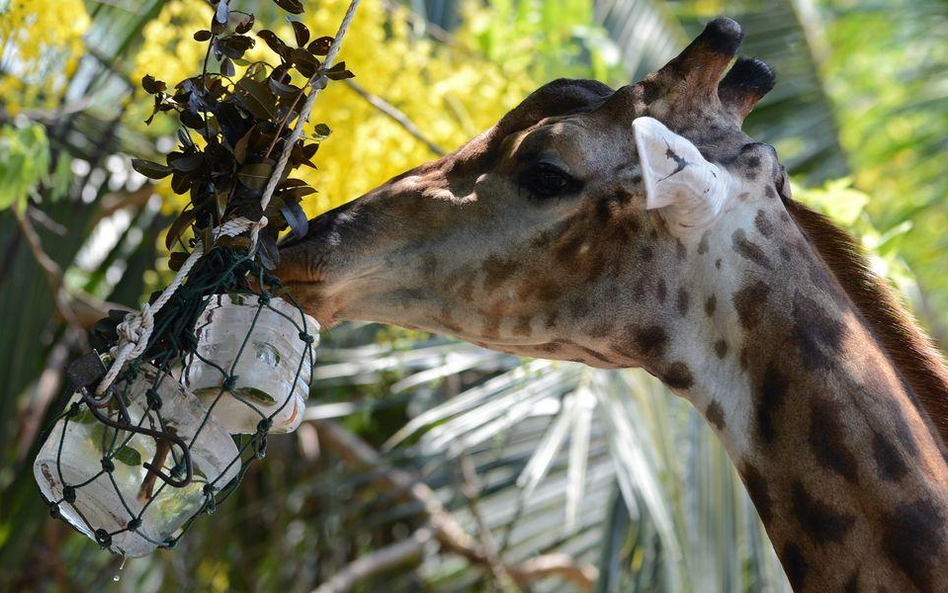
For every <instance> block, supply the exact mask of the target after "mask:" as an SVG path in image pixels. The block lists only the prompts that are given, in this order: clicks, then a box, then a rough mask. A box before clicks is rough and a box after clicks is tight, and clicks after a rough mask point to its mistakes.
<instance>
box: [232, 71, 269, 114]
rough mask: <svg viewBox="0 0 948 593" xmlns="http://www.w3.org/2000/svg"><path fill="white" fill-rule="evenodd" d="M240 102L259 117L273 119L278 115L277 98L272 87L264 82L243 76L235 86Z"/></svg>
mask: <svg viewBox="0 0 948 593" xmlns="http://www.w3.org/2000/svg"><path fill="white" fill-rule="evenodd" d="M234 95H236V96H237V98H238V99H240V104H241V106H242V107H244V109H246V110H247V111H249V112H250V114H251V115H253V116H254V117H256V118H257V119H263V120H272V119H273V118H274V117H275V116H276V99H275V97H274V96H273V94H272V93H271V92H270V87H268V86H267V85H265V84H263V83H262V82H259V81H256V80H253V79H250V78H242V79H240V81H238V82H237V84H236V85H235V86H234Z"/></svg>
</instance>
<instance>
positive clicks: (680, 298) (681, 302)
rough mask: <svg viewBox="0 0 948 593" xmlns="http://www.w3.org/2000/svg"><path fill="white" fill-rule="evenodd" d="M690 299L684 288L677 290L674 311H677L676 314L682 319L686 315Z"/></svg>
mask: <svg viewBox="0 0 948 593" xmlns="http://www.w3.org/2000/svg"><path fill="white" fill-rule="evenodd" d="M689 300H690V297H689V295H688V291H687V290H685V289H684V288H679V289H678V294H677V295H676V297H675V309H677V310H678V314H679V315H681V316H682V317H684V316H685V315H687V314H688V302H689Z"/></svg>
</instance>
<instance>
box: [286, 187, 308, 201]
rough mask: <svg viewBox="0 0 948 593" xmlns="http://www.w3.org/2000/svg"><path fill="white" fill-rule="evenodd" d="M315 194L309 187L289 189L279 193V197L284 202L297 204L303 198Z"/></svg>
mask: <svg viewBox="0 0 948 593" xmlns="http://www.w3.org/2000/svg"><path fill="white" fill-rule="evenodd" d="M314 193H316V190H315V189H313V188H311V187H309V186H305V187H291V188H290V189H287V190H284V191H281V192H280V197H281V198H283V200H284V201H286V202H299V201H300V200H302V199H303V198H304V197H306V196H308V195H311V194H314Z"/></svg>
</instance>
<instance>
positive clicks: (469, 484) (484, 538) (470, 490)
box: [460, 451, 520, 593]
mask: <svg viewBox="0 0 948 593" xmlns="http://www.w3.org/2000/svg"><path fill="white" fill-rule="evenodd" d="M460 461H461V480H462V485H461V493H462V494H464V498H466V499H467V506H468V508H470V509H471V515H473V516H474V523H475V524H476V525H477V531H478V534H479V535H480V538H481V544H482V548H483V549H484V556H486V558H487V564H488V566H490V570H491V572H492V573H493V575H494V579H496V581H497V585H498V586H499V588H500V589H501V590H502V591H515V592H517V593H519V592H520V587H518V586H517V584H516V583H514V582H513V580H512V579H511V578H510V573H509V572H508V571H507V567H506V566H504V563H503V562H502V561H501V559H500V556H499V554H498V553H497V543H496V542H495V541H494V534H493V533H491V531H490V525H488V524H487V519H486V518H485V517H484V514H483V513H482V512H481V504H480V496H481V486H480V480H479V479H478V477H477V469H475V467H474V462H473V461H471V456H470V455H469V454H468V453H467V452H466V451H465V452H464V453H463V454H462V455H461V459H460Z"/></svg>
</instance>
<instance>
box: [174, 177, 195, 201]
mask: <svg viewBox="0 0 948 593" xmlns="http://www.w3.org/2000/svg"><path fill="white" fill-rule="evenodd" d="M171 189H172V191H174V193H176V194H178V195H179V196H180V195H182V194H185V193H187V191H188V190H189V189H191V178H190V177H188V176H187V175H185V174H184V173H175V174H174V175H172V176H171Z"/></svg>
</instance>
